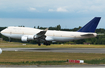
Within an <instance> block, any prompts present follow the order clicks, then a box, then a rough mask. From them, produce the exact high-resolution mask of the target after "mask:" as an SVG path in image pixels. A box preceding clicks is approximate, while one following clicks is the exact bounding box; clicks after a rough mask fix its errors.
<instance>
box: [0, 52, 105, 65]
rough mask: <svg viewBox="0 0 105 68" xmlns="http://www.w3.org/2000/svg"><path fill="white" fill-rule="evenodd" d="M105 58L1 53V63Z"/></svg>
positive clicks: (92, 55)
mask: <svg viewBox="0 0 105 68" xmlns="http://www.w3.org/2000/svg"><path fill="white" fill-rule="evenodd" d="M103 58H105V54H89V53H88V54H87V53H53V52H8V51H4V52H3V53H2V54H0V64H4V63H7V62H9V63H19V62H36V61H37V62H38V61H41V62H43V61H66V60H67V59H72V60H77V59H80V60H86V61H88V62H89V61H91V60H94V59H103ZM2 62H3V63H2ZM9 63H7V64H9ZM54 63H55V62H54ZM54 63H53V64H54ZM59 64H63V65H65V64H66V65H69V64H70V63H65V62H63V63H59ZM55 65H56V64H55Z"/></svg>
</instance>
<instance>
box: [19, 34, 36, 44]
mask: <svg viewBox="0 0 105 68" xmlns="http://www.w3.org/2000/svg"><path fill="white" fill-rule="evenodd" d="M29 40H34V35H25V36H22V38H21V41H23V42H27V41H29Z"/></svg>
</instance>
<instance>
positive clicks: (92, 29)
mask: <svg viewBox="0 0 105 68" xmlns="http://www.w3.org/2000/svg"><path fill="white" fill-rule="evenodd" d="M100 19H101V17H95V18H94V19H92V20H91V21H90V22H89V23H87V24H86V25H85V26H83V27H82V28H81V29H79V30H78V32H95V30H96V28H97V25H98V23H99V21H100Z"/></svg>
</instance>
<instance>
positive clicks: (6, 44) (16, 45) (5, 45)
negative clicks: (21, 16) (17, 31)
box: [0, 41, 105, 48]
mask: <svg viewBox="0 0 105 68" xmlns="http://www.w3.org/2000/svg"><path fill="white" fill-rule="evenodd" d="M0 48H105V45H83V44H75V45H73V44H72V45H70V44H52V45H50V46H46V45H41V46H38V45H37V44H28V43H18V42H6V41H1V42H0Z"/></svg>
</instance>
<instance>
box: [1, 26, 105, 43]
mask: <svg viewBox="0 0 105 68" xmlns="http://www.w3.org/2000/svg"><path fill="white" fill-rule="evenodd" d="M19 27H25V26H19ZM5 28H6V27H0V31H1V30H3V29H5ZM34 28H38V29H46V27H40V26H38V27H35V26H34ZM80 28H81V27H80V26H79V27H78V28H73V29H67V28H61V26H60V25H57V26H55V27H49V30H60V31H77V30H79V29H80ZM96 33H97V34H101V33H102V34H103V35H98V36H97V37H95V38H89V39H82V40H74V41H68V42H54V43H53V44H105V29H103V28H99V29H96ZM0 38H3V40H5V41H9V39H8V38H7V37H5V36H3V35H1V34H0ZM11 40H12V41H13V42H21V40H18V39H11ZM28 43H32V44H36V43H37V42H36V41H29V42H28Z"/></svg>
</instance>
